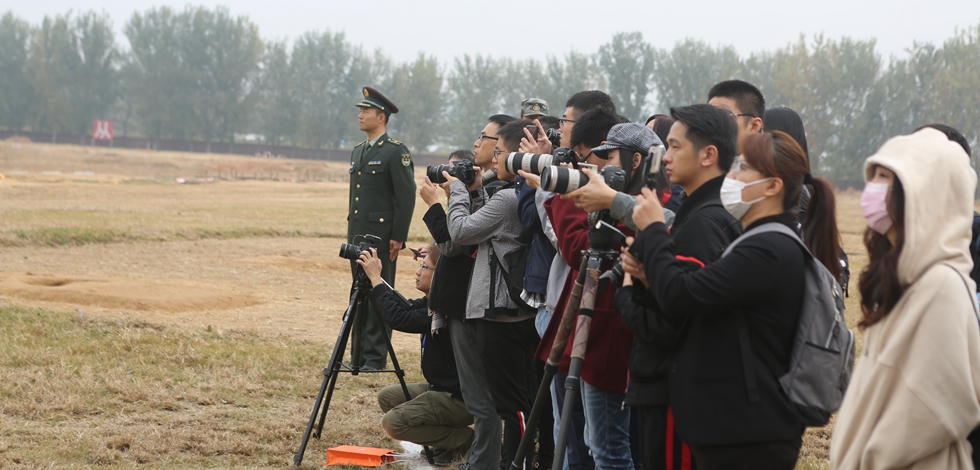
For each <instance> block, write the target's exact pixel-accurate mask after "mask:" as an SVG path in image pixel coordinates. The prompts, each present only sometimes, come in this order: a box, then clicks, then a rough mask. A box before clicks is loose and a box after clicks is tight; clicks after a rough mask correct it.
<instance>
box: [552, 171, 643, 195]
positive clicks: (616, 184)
mask: <svg viewBox="0 0 980 470" xmlns="http://www.w3.org/2000/svg"><path fill="white" fill-rule="evenodd" d="M579 166H580V167H582V168H589V167H591V168H590V169H591V170H592V171H595V166H594V165H586V164H580V165H579ZM599 175H600V176H602V179H603V181H605V182H606V185H608V186H609V187H610V188H613V189H615V190H616V191H622V190H623V188H625V187H626V172H624V171H623V169H622V168H620V167H618V166H612V165H606V166H604V167H602V170H600V171H599ZM588 183H589V177H588V176H586V175H585V173H582V170H576V169H573V168H568V167H564V166H549V167H547V168H545V169H544V171H542V172H541V187H542V188H544V190H545V191H550V192H553V193H559V194H566V193H570V192H572V191H575V190H576V189H578V188H581V187H582V186H585V185H586V184H588Z"/></svg>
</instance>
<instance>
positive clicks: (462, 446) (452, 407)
mask: <svg viewBox="0 0 980 470" xmlns="http://www.w3.org/2000/svg"><path fill="white" fill-rule="evenodd" d="M406 385H407V386H408V393H409V395H411V397H412V399H411V400H405V393H404V392H402V387H401V385H400V384H395V385H389V386H387V387H385V388H383V389H381V391H380V392H378V405H380V406H381V411H383V412H384V413H385V415H384V418H382V419H381V425H382V426H383V427H384V429H385V432H387V433H388V435H389V436H391V437H392V438H394V439H398V440H400V441H409V442H414V443H416V444H421V445H427V446H429V447H432V448H433V449H435V450H446V451H452V452H455V453H459V454H465V453H466V452H468V451H469V449H470V444H471V443H472V442H473V430H472V429H470V427H469V426H470V425H471V424H473V417H472V416H470V414H469V413H468V412H467V411H466V405H464V404H463V400H462V399H461V398H455V397H453V396H452V394H450V393H448V392H435V391H430V390H429V384H427V383H424V382H423V383H408V384H406Z"/></svg>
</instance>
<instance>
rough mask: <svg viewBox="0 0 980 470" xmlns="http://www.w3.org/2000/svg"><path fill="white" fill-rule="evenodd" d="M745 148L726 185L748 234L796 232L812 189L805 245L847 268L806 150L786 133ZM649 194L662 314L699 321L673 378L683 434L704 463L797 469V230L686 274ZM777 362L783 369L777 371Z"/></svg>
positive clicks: (643, 204)
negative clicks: (787, 379) (788, 379)
mask: <svg viewBox="0 0 980 470" xmlns="http://www.w3.org/2000/svg"><path fill="white" fill-rule="evenodd" d="M743 150H744V155H743V156H741V157H738V158H736V160H735V163H734V164H733V166H732V169H731V171H730V172H729V174H728V177H727V178H726V180H725V183H724V184H723V186H722V189H721V200H722V203H723V204H724V206H725V208H726V209H727V210H728V211H729V212H730V213H731V214H732V215H733V216H735V217H738V218H740V219H741V221H742V225H743V226H744V227H745V233H746V234H748V233H749V232H751V231H752V230H753V229H755V228H757V227H760V226H764V225H765V224H781V225H784V226H786V227H788V228H790V229H792V230H796V228H797V226H798V221H797V218H796V217H795V215H794V213H793V210H794V207H795V206H796V204H797V202H798V200H799V196H800V191H801V187H802V186H803V184H804V182H807V183H811V184H813V186H814V189H815V190H814V192H813V194H812V197H811V199H810V202H809V205H808V207H807V214H808V215H807V219H806V223H805V225H804V227H803V230H804V232H805V237H804V240H806V243H807V246H808V247H809V249H810V251H811V252H812V253H813V255H814V257H815V258H817V259H818V260H820V261H822V262H823V263H824V265H826V266H827V268H828V269H829V270H831V273H833V274H834V275H835V276H836V275H838V272H837V271H839V270H840V265H839V264H838V263H837V250H838V246H839V242H838V240H839V236H838V234H837V224H836V221H835V219H834V205H835V203H834V195H833V190H832V188H831V187H830V185H829V183H827V182H826V181H824V180H822V179H814V178H812V177H811V176H810V175H809V174H808V170H807V169H808V166H807V160H806V156H805V154H804V153H803V150H802V149H801V148H800V146H799V145H798V144H797V143H796V141H794V140H793V139H792V138H791V137H789V136H788V135H786V134H784V133H782V132H772V133H762V134H755V135H751V136H749V137H747V138H746V140H745V145H744V148H743ZM638 200H639V202H638V206H637V208H636V209H635V210H634V214H633V220H634V221H635V222H636V224H637V227H638V228H640V229H641V232H640V233H639V234H638V235H637V237H638V238H639V237H643V238H644V240H643V243H644V246H645V255H644V259H643V260H642V262H643V263H644V264H643V269H644V272H645V273H646V277H647V280H648V282H649V284H650V290H651V291H652V292H653V294H654V295H655V296H656V299H657V302H658V304H659V305H660V306H661V308H662V311H660V312H657V314H658V315H661V316H663V317H665V318H666V319H677V318H682V317H683V318H688V319H689V320H690V321H689V328H688V329H687V332H686V335H685V336H684V337H683V338H681V340H680V344H679V346H678V347H677V349H676V352H675V356H674V357H675V364H673V365H672V367H671V374H670V377H669V382H670V403H671V406H672V408H673V415H674V420H675V423H676V427H677V430H678V433H679V435H680V437H681V439H683V440H684V441H685V442H687V443H689V444H690V445H691V450H692V452H693V454H694V459H695V461H696V463H697V466H698V468H700V469H702V470H704V469H709V470H710V469H714V468H725V469H730V468H746V469H749V468H751V469H757V468H766V469H783V468H785V469H792V468H793V467H794V466H795V464H796V460H797V457H798V454H799V449H800V445H801V439H802V436H803V431H804V428H805V425H804V421H803V419H802V418H801V417H800V416H799V414H798V412H797V411H796V409H795V407H794V405H793V404H792V403H790V401H789V400H788V399H787V398H786V396H785V394H784V393H783V392H782V390H781V388H780V385H779V382H778V379H777V377H779V376H780V375H782V374H783V373H785V372H786V369H787V368H788V367H789V361H790V351H791V348H792V344H793V339H794V335H795V332H796V328H797V323H798V322H799V316H800V311H801V306H802V303H803V292H804V288H803V284H804V266H805V265H804V263H805V261H806V256H807V255H806V252H805V251H804V250H803V249H802V248H801V247H800V246H799V245H798V243H797V242H796V241H795V240H794V239H793V238H791V237H790V236H788V235H785V234H782V233H776V232H760V233H757V234H753V235H751V236H748V237H747V238H745V239H744V240H741V241H740V242H739V244H738V245H736V246H735V247H734V249H733V250H732V251H731V252H730V253H728V255H727V256H724V257H723V258H721V259H719V260H718V261H715V262H714V263H712V264H709V265H708V266H706V267H704V268H703V269H701V270H698V271H693V272H691V271H687V272H685V271H684V269H683V268H682V265H681V264H680V262H679V261H678V260H676V259H675V258H674V253H673V243H672V241H671V239H670V237H669V236H668V234H667V228H666V226H664V224H663V223H662V221H663V218H662V217H663V215H662V210H661V207H660V205H659V202H658V201H657V199H656V197H655V196H653V195H652V194H651V193H649V192H648V191H644V195H643V196H641V197H639V198H638ZM742 237H746V235H742ZM651 247H652V249H651ZM624 258H625V256H624ZM628 264H630V263H629V262H628V261H624V266H626V265H628ZM743 332H744V336H743ZM743 338H744V339H743ZM743 353H744V355H743ZM767 357H769V358H772V359H773V361H774V362H775V363H776V364H778V365H779V366H780V368H782V369H783V370H778V371H777V370H772V369H771V368H770V367H769V366H768V365H767V360H766V358H767ZM746 370H750V371H751V372H749V373H747V372H746ZM750 375H751V376H752V377H753V378H749V377H750ZM753 381H754V382H756V384H755V387H750V383H751V382H753Z"/></svg>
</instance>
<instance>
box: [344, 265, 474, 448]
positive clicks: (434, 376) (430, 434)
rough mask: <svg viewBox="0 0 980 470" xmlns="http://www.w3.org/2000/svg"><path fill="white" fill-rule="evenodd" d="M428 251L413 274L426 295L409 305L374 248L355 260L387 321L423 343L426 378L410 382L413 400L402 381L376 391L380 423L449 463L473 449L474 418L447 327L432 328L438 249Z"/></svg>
mask: <svg viewBox="0 0 980 470" xmlns="http://www.w3.org/2000/svg"><path fill="white" fill-rule="evenodd" d="M427 251H428V254H427V255H426V256H425V258H424V259H423V260H422V264H421V266H419V269H418V271H416V272H415V288H416V289H418V290H419V291H421V292H422V293H423V294H425V297H422V298H421V299H414V300H410V301H408V303H407V304H406V303H405V301H404V299H402V298H400V296H398V295H397V293H396V292H394V291H393V290H392V289H391V288H390V287H388V285H387V284H385V283H384V281H383V280H382V278H381V267H382V264H381V260H380V259H379V258H378V257H377V253H376V252H374V251H373V250H372V252H366V251H365V252H361V257H360V259H358V260H357V264H359V265H361V266H362V267H363V268H364V273H365V274H367V276H368V279H370V280H371V285H373V286H374V288H372V289H371V300H372V301H373V302H374V305H375V306H376V307H377V309H378V312H380V313H381V315H382V316H383V317H384V320H385V322H386V323H387V324H388V325H389V326H391V327H392V328H393V329H396V330H398V331H404V332H406V333H419V334H420V335H421V341H422V375H423V376H424V377H425V380H426V382H422V383H410V384H407V385H408V391H409V394H410V395H411V397H412V399H411V400H406V399H405V393H404V391H403V390H402V388H401V384H395V385H391V386H388V387H385V388H383V389H382V390H381V391H380V392H378V404H379V405H380V406H381V410H382V411H384V412H385V415H384V418H382V420H381V425H382V426H383V427H384V429H385V431H386V432H387V433H388V435H390V436H391V437H392V438H394V439H398V440H404V441H410V442H414V443H417V444H422V445H428V446H431V447H432V448H433V449H434V450H435V462H436V464H437V465H449V464H450V463H452V462H453V461H454V460H456V459H458V458H460V457H462V456H464V455H466V453H467V452H468V451H469V449H470V444H471V443H472V441H473V430H472V429H470V428H469V425H470V424H473V417H472V416H470V414H469V413H468V412H467V411H466V405H465V404H464V403H463V395H462V393H461V392H460V389H459V376H458V375H457V373H456V360H455V356H454V355H453V346H452V340H451V339H450V333H449V329H448V328H444V327H443V328H438V329H436V328H433V322H432V317H431V316H430V315H429V309H428V295H429V286H430V285H431V283H432V275H433V272H434V271H435V266H436V262H437V260H438V259H439V249H438V248H436V247H429V249H428V250H427Z"/></svg>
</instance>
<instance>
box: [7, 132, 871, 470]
mask: <svg viewBox="0 0 980 470" xmlns="http://www.w3.org/2000/svg"><path fill="white" fill-rule="evenodd" d="M218 172H222V173H223V174H225V175H227V174H229V173H230V172H234V173H236V174H244V175H250V176H251V175H256V174H260V173H262V174H265V175H273V174H275V175H277V176H278V177H279V178H281V179H282V181H255V180H244V181H241V180H236V181H226V180H221V179H219V180H216V181H214V182H210V183H208V182H202V183H200V184H177V183H176V182H175V181H174V179H175V178H185V179H187V180H189V181H191V182H192V183H197V181H196V180H195V178H196V177H198V176H202V175H204V174H205V173H207V174H209V175H215V174H217V173H218ZM416 172H417V175H418V176H419V178H421V175H422V174H423V173H424V168H417V169H416ZM311 174H313V175H317V177H316V178H314V179H317V180H319V181H302V180H303V176H302V175H311ZM345 176H346V165H344V164H338V163H323V162H309V161H292V160H278V159H258V158H248V157H235V156H224V155H222V156H218V155H209V154H188V153H177V152H153V151H139V150H128V149H101V148H89V147H74V146H52V145H44V144H32V143H29V142H17V141H6V142H0V338H3V341H2V343H0V468H48V467H59V468H60V467H95V466H103V465H118V466H127V467H128V466H135V465H141V466H147V467H153V468H158V467H162V468H171V467H192V468H197V467H286V466H288V465H291V463H292V457H293V454H294V453H295V451H296V449H297V446H298V444H299V441H300V438H301V436H302V432H303V430H304V428H305V425H306V420H307V418H308V417H309V412H310V407H311V406H312V403H313V398H314V396H315V394H316V392H317V389H318V387H319V385H320V381H321V380H322V375H321V371H322V368H323V366H324V365H325V363H326V362H327V360H328V359H329V354H330V347H331V346H332V344H333V342H334V340H335V339H336V336H337V332H338V329H339V326H340V317H341V315H342V313H343V309H344V308H345V307H346V305H347V301H348V299H347V295H348V290H349V288H350V271H349V267H348V263H347V261H345V260H343V259H341V258H339V257H338V255H337V253H338V250H339V246H340V243H342V242H343V241H344V239H343V237H344V235H345V233H346V220H345V218H346V197H347V185H346V183H345ZM295 180H300V181H298V182H296V181H295ZM858 198H859V194H858V193H856V192H848V193H842V194H841V195H840V199H839V214H838V217H839V222H840V224H841V228H842V232H843V237H844V244H845V248H846V250H847V252H848V253H849V254H850V256H851V261H852V263H853V264H852V272H853V273H854V275H855V277H856V273H858V272H859V271H860V270H861V268H862V267H863V266H864V264H865V263H866V258H865V256H864V255H863V248H862V246H861V233H862V230H863V227H864V221H863V219H862V217H861V214H860V209H859V208H858V204H857V203H858ZM423 212H424V211H423V207H422V203H421V201H419V202H418V203H417V205H416V214H415V218H414V221H415V222H414V223H413V226H412V230H411V234H410V238H411V239H412V240H411V241H410V244H413V245H417V244H421V243H422V242H423V241H424V240H426V238H427V233H426V231H425V227H424V225H423V224H422V222H421V217H422V214H423ZM406 253H407V251H406ZM403 256H404V253H403ZM401 261H402V262H401V263H399V271H398V281H397V283H396V286H397V287H401V288H402V290H403V291H404V293H405V294H406V295H407V296H408V297H414V296H415V295H414V293H412V292H411V290H412V289H411V287H410V286H413V285H414V284H413V282H412V281H413V278H414V269H413V267H412V266H413V263H412V262H411V256H410V255H409V256H408V257H407V258H406V257H403V258H402V260H401ZM857 311H858V307H857V299H856V289H852V296H851V297H850V298H849V299H848V314H849V318H850V320H851V321H852V323H853V320H854V317H855V316H856V314H855V312H857ZM859 336H860V335H859ZM394 344H395V348H396V351H397V352H398V353H399V359H400V361H401V362H402V365H403V367H405V369H406V370H407V371H408V380H420V379H421V375H420V373H419V371H418V363H419V354H418V343H417V338H416V337H415V336H414V335H406V334H401V333H397V332H396V333H395V337H394ZM859 347H860V343H859ZM392 381H393V376H391V375H383V376H378V375H374V376H363V375H362V376H360V377H357V378H352V377H350V376H347V375H345V376H342V377H341V378H340V380H339V381H338V386H337V392H336V394H335V396H334V400H333V402H332V404H331V407H330V413H329V415H328V423H327V425H326V427H325V432H324V436H323V438H322V439H320V440H319V441H315V440H313V441H311V444H310V446H309V448H308V449H307V452H306V459H305V462H304V466H307V467H314V466H317V467H319V466H322V465H323V463H324V452H325V450H326V449H327V448H328V447H333V446H336V445H341V444H357V445H368V446H380V447H388V448H393V449H398V448H399V447H398V444H397V443H396V442H394V441H392V440H390V439H388V438H387V436H386V435H385V434H384V432H383V431H382V430H381V429H380V418H381V413H380V411H379V410H378V407H377V404H376V401H375V398H374V396H375V394H376V392H377V391H378V390H379V389H380V388H381V387H383V386H384V385H387V384H389V383H391V382H392ZM830 428H832V425H831V426H829V427H828V428H824V429H816V430H811V431H809V432H808V433H807V436H806V439H805V444H804V451H803V455H802V458H801V463H800V466H799V467H800V468H826V467H827V466H828V465H827V462H826V457H827V445H828V443H829V436H830Z"/></svg>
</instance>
